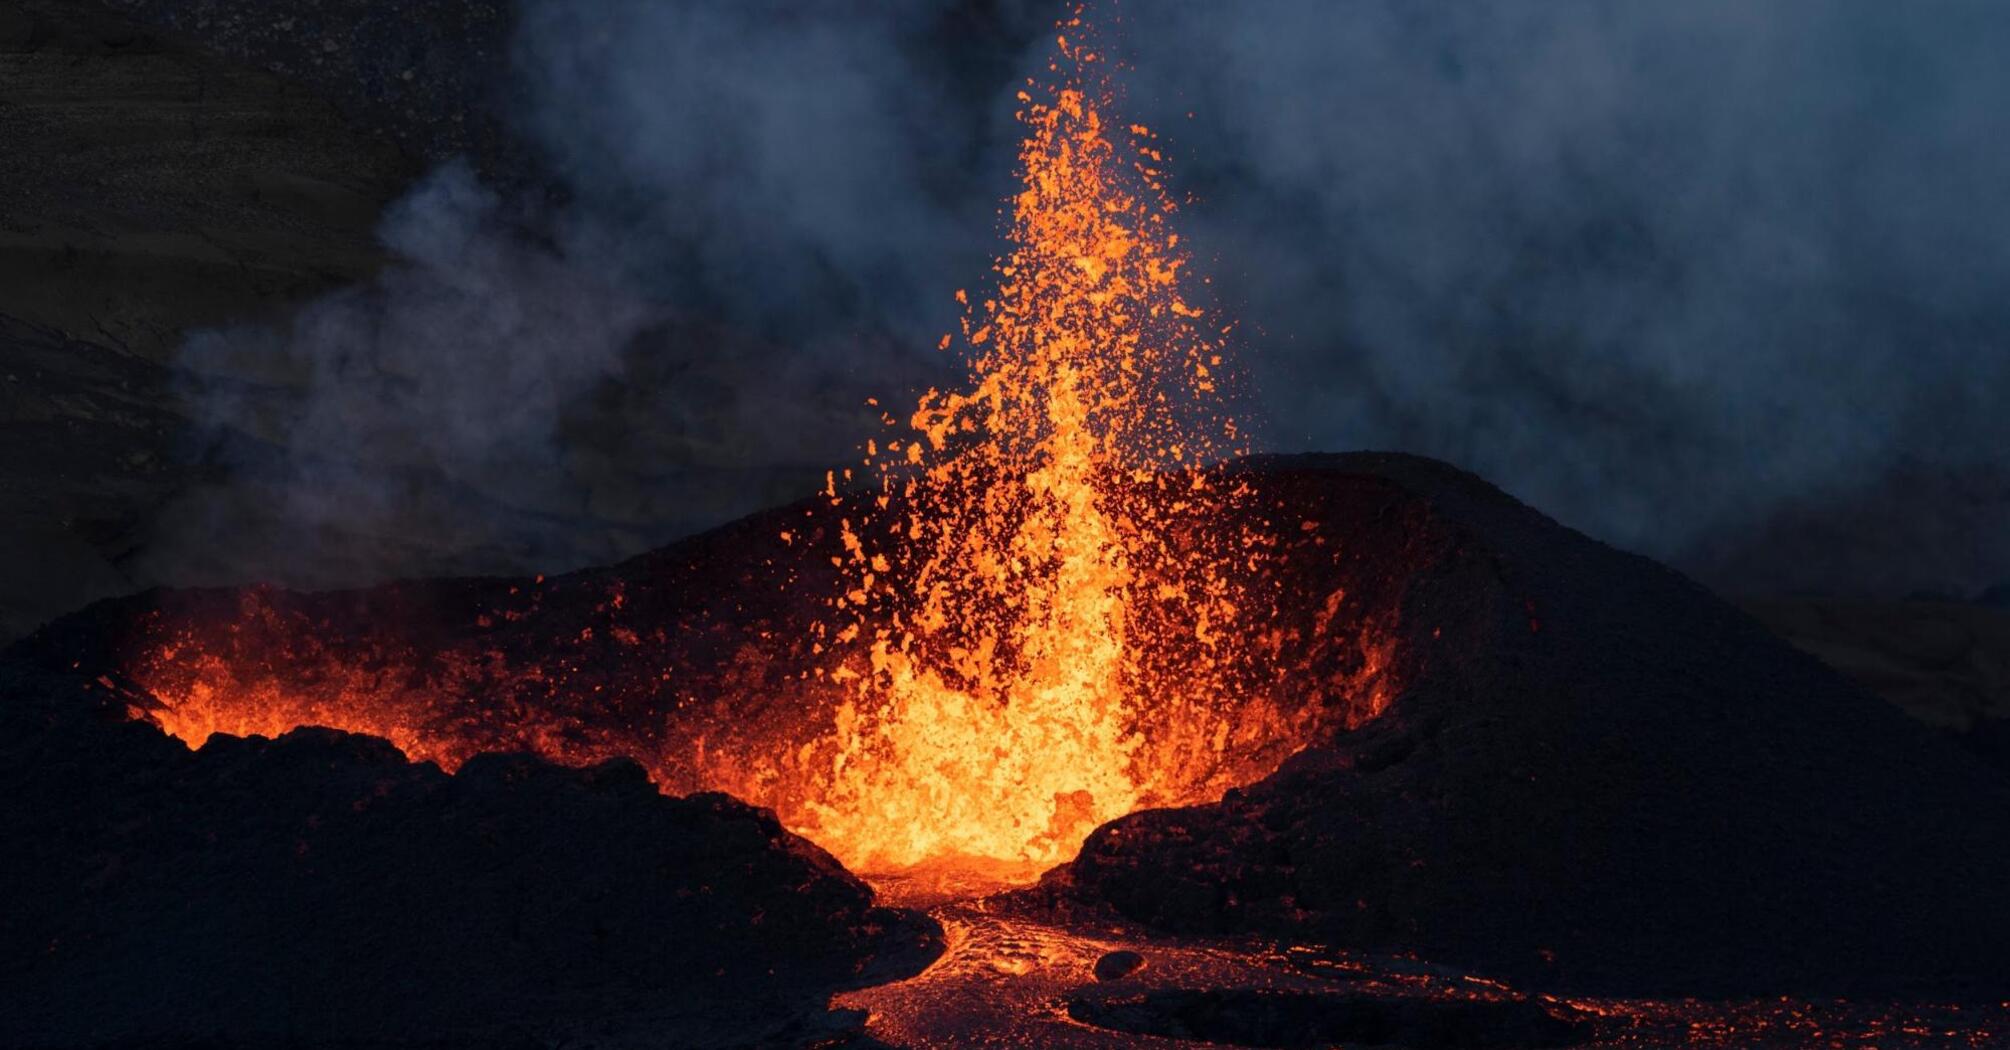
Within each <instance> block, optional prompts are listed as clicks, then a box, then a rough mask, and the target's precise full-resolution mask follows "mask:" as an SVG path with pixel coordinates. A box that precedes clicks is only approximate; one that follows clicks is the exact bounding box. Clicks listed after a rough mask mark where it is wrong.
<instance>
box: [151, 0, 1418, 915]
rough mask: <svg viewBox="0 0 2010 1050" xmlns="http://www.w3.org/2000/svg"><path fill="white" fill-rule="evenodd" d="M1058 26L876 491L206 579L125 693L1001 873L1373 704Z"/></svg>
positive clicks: (1365, 645)
mask: <svg viewBox="0 0 2010 1050" xmlns="http://www.w3.org/2000/svg"><path fill="white" fill-rule="evenodd" d="M1061 29H1062V35H1061V36H1060V37H1059V38H1058V40H1057V58H1056V60H1055V61H1054V63H1053V64H1052V66H1051V71H1052V73H1053V74H1054V76H1053V80H1054V84H1053V85H1052V86H1048V87H1042V86H1040V85H1038V84H1036V83H1033V82H1030V81H1029V83H1028V85H1027V87H1028V90H1026V91H1024V92H1021V94H1020V96H1019V98H1020V101H1021V103H1022V109H1021V111H1020V113H1019V118H1020V120H1021V121H1022V122H1023V123H1024V125H1025V126H1026V129H1027V136H1026V139H1025V141H1024V143H1023V146H1022V148H1021V150H1020V154H1019V176H1020V182H1021V188H1020V190H1019V192H1018V193H1017V195H1016V196H1015V197H1014V198H1013V200H1012V202H1011V211H1010V223H1009V227H1008V232H1009V235H1010V239H1011V249H1010V251H1009V252H1008V254H1006V255H1005V257H1004V258H1002V259H1000V260H998V261H997V263H996V264H995V267H994V269H995V271H996V282H995V289H994V290H993V292H991V293H990V294H988V295H984V296H981V297H980V299H979V300H978V301H972V300H970V298H969V297H968V296H966V295H965V293H961V292H959V293H958V298H959V300H961V301H963V302H964V303H965V307H966V316H965V321H964V325H963V341H964V344H965V348H966V350H967V354H968V358H967V360H968V365H969V375H968V380H969V381H968V385H967V386H966V387H965V388H964V389H961V390H956V391H947V392H943V391H930V392H929V393H928V394H927V395H926V396H925V397H923V398H922V399H921V402H920V404H919V406H918V407H917V408H916V410H915V411H914V412H913V413H912V415H911V417H910V418H909V419H908V420H906V421H905V425H904V426H903V425H902V421H898V420H893V419H891V418H889V419H888V420H887V422H888V424H889V433H888V434H886V435H884V436H883V437H882V438H880V439H878V440H875V441H872V442H868V444H867V446H866V461H865V462H866V470H865V471H864V472H863V477H862V478H861V479H859V480H861V481H865V482H867V483H866V484H863V485H852V484H850V482H851V481H852V480H853V479H852V478H851V475H850V472H847V474H846V476H845V478H844V479H842V480H843V483H841V481H840V479H839V478H836V477H833V478H832V479H831V481H830V484H829V485H828V486H827V489H826V492H825V494H824V498H823V499H822V500H821V501H819V502H818V503H817V504H815V505H811V506H808V507H798V508H789V509H785V510H782V511H776V512H772V513H771V514H770V515H767V516H766V517H765V518H763V519H761V522H762V524H761V526H760V527H761V528H763V529H765V530H766V531H765V532H764V533H762V534H761V536H762V539H761V542H762V544H763V545H764V546H763V549H762V550H760V551H759V552H750V548H749V547H748V545H747V541H748V539H749V535H748V528H749V527H750V526H747V525H746V524H745V523H743V524H742V525H741V526H733V527H729V528H727V529H724V530H720V531H719V532H717V533H714V534H709V535H707V536H705V537H699V538H697V539H695V540H693V541H689V543H688V544H686V545H680V547H678V548H671V549H668V550H666V551H665V552H660V553H659V555H652V556H649V558H645V559H639V560H638V562H636V563H631V564H630V565H628V566H621V567H616V568H615V569H611V570H602V571H597V572H589V573H580V574H574V575H573V576H571V577H562V578H558V579H556V580H553V581H551V582H550V583H549V584H547V583H546V582H545V581H544V580H543V578H542V577H540V578H539V580H538V581H537V583H536V584H534V585H528V586H523V587H518V586H508V588H507V591H506V592H504V591H503V590H502V588H503V587H504V586H506V584H505V583H503V582H495V581H480V582H467V581H463V582H462V583H460V584H451V583H447V582H443V583H442V584H440V585H437V586H438V587H441V588H445V587H449V586H459V587H461V588H462V590H461V591H456V592H455V593H456V595H457V597H455V598H454V599H453V600H452V601H450V602H445V603H444V604H442V602H441V601H439V600H437V599H436V598H434V597H428V598H424V599H423V600H421V599H420V598H417V597H415V595H417V594H419V593H420V592H422V591H424V589H425V588H426V587H427V586H429V585H422V584H411V585H398V586H393V587H390V588H384V589H380V591H376V592H354V593H352V594H349V595H326V596H316V595H304V596H296V595H287V594H285V593H284V592H273V591H267V590H251V591H245V592H238V593H237V594H236V595H235V596H230V597H223V596H219V595H217V594H215V593H211V594H209V595H207V596H197V597H194V598H191V599H189V601H188V602H187V603H185V605H184V607H182V608H180V609H178V610H172V611H168V612H165V613H162V614H157V615H155V616H153V617H151V618H150V619H149V620H148V622H147V623H146V624H145V625H144V628H145V629H144V636H143V639H142V641H141V643H140V652H139V655H138V656H137V657H136V658H134V659H132V660H130V661H129V662H128V663H127V672H128V673H129V674H130V676H131V678H132V680H133V688H131V690H130V691H131V693H132V695H133V697H134V699H133V708H134V710H135V713H136V715H138V716H139V717H144V718H147V719H150V720H152V721H153V722H155V723H156V724H158V725H159V726H161V727H162V728H163V729H165V730H166V731H168V732H169V733H172V734H174V735H175V736H177V737H179V738H181V739H183V740H184V741H187V742H188V743H189V744H191V745H192V746H193V745H199V744H201V743H202V742H203V741H204V740H206V739H207V737H208V736H209V735H210V734H211V733H213V732H222V733H231V734H247V733H260V734H268V735H270V734H276V733H278V732H281V731H284V730H285V729H288V728H291V727H293V726H296V725H304V724H320V725H327V726H331V727H335V728H340V729H348V730H354V731H358V732H366V733H372V734H377V735H381V736H383V737H385V738H387V739H389V740H390V741H392V742H393V743H394V744H396V745H397V746H399V747H400V748H401V749H403V750H404V751H405V752H406V753H407V754H409V755H411V756H412V757H413V758H415V759H430V760H434V761H438V762H440V763H441V764H442V765H444V766H447V767H449V768H451V767H453V766H455V765H458V764H459V763H460V762H462V761H465V760H466V759H467V758H469V757H471V756H472V755H474V754H476V753H479V752H482V751H493V750H529V751H534V752H537V753H539V754H542V755H545V756H547V757H550V758H553V759H555V760H558V761H563V762H570V763H586V762H595V761H601V760H605V759H609V758H614V757H632V758H635V759H637V760H639V761H641V762H642V763H643V764H644V765H645V766H646V767H647V768H648V769H649V771H650V773H651V775H652V777H653V778H654V779H655V781H656V783H657V784H658V785H659V786H660V787H661V788H662V789H663V790H665V791H680V792H681V791H692V790H700V789H706V790H724V791H728V792H731V793H733V794H735V795H738V796H740V797H742V798H745V799H747V800H749V801H752V802H755V803H757V804H761V805H767V806H771V807H773V808H774V809H775V810H776V812H777V814H778V815H779V816H780V817H781V819H782V820H783V822H784V823H785V824H787V825H788V826H790V827H791V828H794V829H796V830H798V831H800V832H802V833H804V834H805V835H807V836H808V837H810V838H811V839H813V840H814V841H816V842H818V843H819V844H821V845H823V846H824V847H826V848H828V849H829V850H831V851H832V852H833V853H835V854H836V855H837V856H838V857H839V858H840V859H842V860H843V861H845V862H846V863H847V864H848V865H850V866H851V867H852V868H853V869H854V870H862V871H874V872H885V871H889V870H892V869H901V868H907V867H910V866H914V865H918V864H922V863H924V862H934V863H935V864H936V865H938V866H940V865H941V864H943V863H945V862H948V863H953V864H957V865H962V866H964V867H966V868H969V867H971V866H977V867H988V868H990V869H993V870H996V869H999V868H1006V869H1011V874H1012V875H1013V876H1014V877H1022V876H1024V875H1027V874H1030V873H1031V872H1032V871H1034V870H1037V868H1038V867H1040V866H1045V865H1048V864H1052V863H1055V862H1058V861H1062V860H1065V859H1067V858H1068V857H1070V856H1072V855H1073V854H1074V853H1075V852H1076V850H1077V849H1078V848H1079V846H1080V844H1081V842H1082V840H1083V838H1084V837H1085V836H1086V835H1087V834H1088V832H1089V831H1090V830H1092V829H1093V828H1094V827H1096V826H1097V825H1098V824H1101V823H1103V822H1105V821H1108V820H1110V819H1112V818H1114V817H1117V816H1121V815H1123V814H1125V813H1128V812H1131V811H1133V810H1135V809H1137V808H1139V807H1142V806H1151V805H1176V804H1184V803H1192V802H1198V801H1204V800H1207V799H1209V798H1211V797H1215V796H1218V795H1219V794H1220V792H1221V791H1223V790H1224V789H1226V788H1229V787H1232V786H1235V785H1238V784H1244V783H1247V782H1249V781H1251V780H1254V779H1256V778H1259V777H1261V776H1264V775H1266V774H1268V773H1269V772H1271V771H1272V770H1273V769H1275V768H1276V766H1277V764H1278V763H1279V762H1281V761H1282V760H1283V759H1284V758H1285V757H1288V756H1289V755H1290V754H1291V753H1292V752H1293V751H1295V750H1297V749H1298V748H1300V747H1303V746H1305V745H1306V744H1308V743H1312V742H1314V741H1315V740H1316V739H1317V738H1318V737H1319V736H1320V735H1321V734H1324V733H1330V732H1331V731H1333V730H1335V729H1337V728H1341V727H1346V726H1351V725H1355V724H1358V723H1359V722H1360V721H1362V720H1363V719H1365V718H1368V717H1372V716H1373V714H1374V713H1376V711H1378V710H1379V708H1380V705H1381V703H1382V698H1383V696H1384V690H1383V688H1382V683H1381V682H1380V679H1379V675H1380V670H1381V668H1382V667H1384V666H1385V665H1386V660H1385V659H1384V657H1385V656H1386V653H1385V652H1384V650H1383V648H1382V647H1381V646H1379V644H1378V643H1376V642H1375V641H1374V636H1373V632H1372V624H1371V622H1370V621H1371V620H1372V619H1373V613H1372V611H1371V610H1368V609H1364V608H1358V607H1348V606H1349V604H1350V600H1349V598H1348V595H1347V593H1346V592H1345V590H1344V589H1343V590H1333V591H1331V592H1330V593H1307V594H1303V595H1299V594H1295V593H1294V594H1289V595H1281V594H1280V593H1279V588H1278V586H1277V584H1278V581H1285V580H1293V579H1295V578H1299V574H1300V570H1301V568H1302V567H1303V566H1305V565H1308V564H1315V563H1316V564H1320V565H1331V564H1332V563H1333V558H1334V554H1335V552H1334V551H1333V550H1331V549H1330V548H1326V547H1325V543H1326V541H1325V539H1324V537H1322V536H1320V535H1318V533H1317V527H1316V523H1315V522H1312V521H1304V522H1300V521H1298V520H1297V519H1296V518H1290V519H1284V520H1280V519H1281V518H1282V514H1283V513H1286V511H1285V506H1284V505H1266V506H1257V505H1256V501H1255V499H1254V497H1253V496H1252V495H1251V490H1250V488H1249V485H1248V482H1247V480H1246V479H1244V478H1242V477H1240V476H1239V475H1238V474H1237V473H1236V472H1235V471H1234V470H1233V469H1232V468H1224V467H1223V466H1222V463H1223V461H1224V460H1226V459H1228V458H1229V457H1232V456H1233V455H1235V454H1237V453H1238V452H1240V451H1241V449H1240V445H1239V441H1240V439H1239V436H1238V431H1237V428H1236V425H1235V423H1234V421H1233V420H1232V419H1231V418H1230V416H1229V415H1228V413H1227V410H1226V407H1225V401H1224V397H1223V393H1222V390H1223V387H1224V371H1225V370H1224V365H1223V354H1222V347H1221V341H1222V339H1223V338H1224V336H1225V335H1226V334H1227V333H1228V331H1229V328H1228V326H1225V325H1221V324H1219V323H1218V322H1214V321H1211V320H1210V319H1209V318H1208V316H1207V313H1206V312H1205V311H1204V310H1202V309H1200V308H1198V307H1196V306H1194V305H1192V300H1191V298H1190V292H1191V289H1189V288H1187V287H1186V285H1187V283H1188V282H1187V281H1185V280H1184V279H1183V274H1184V271H1185V270H1186V269H1187V257H1186V255H1185V254H1184V253H1183V251H1182V250H1181V248H1180V242H1179V238H1178V236H1177V234H1175V233H1174V232H1173V230H1172V229H1171V225H1170V221H1169V220H1170V217H1171V216H1172V215H1173V213H1174V210H1175V209H1174V206H1173V204H1172V202H1171V201H1170V200H1169V199H1168V198H1167V195H1166V192H1165V190H1164V187H1163V184H1162V182H1161V165H1162V163H1163V158H1162V156H1161V154H1160V152H1159V150H1158V149H1157V147H1156V146H1155V145H1154V144H1153V143H1154V139H1153V137H1152V135H1151V133H1150V132H1149V131H1147V130H1146V129H1145V128H1143V127H1140V126H1137V125H1119V124H1118V123H1116V122H1115V121H1114V120H1113V118H1112V117H1111V116H1110V112H1111V109H1112V106H1113V104H1114V98H1115V93H1114V91H1113V89H1112V87H1111V83H1110V80H1109V74H1108V72H1107V70H1108V64H1107V62H1106V61H1105V60H1104V59H1103V58H1101V57H1100V56H1099V55H1098V54H1097V53H1096V52H1095V51H1094V49H1093V48H1092V47H1090V46H1088V45H1086V44H1083V43H1081V42H1080V41H1079V40H1077V39H1076V36H1077V34H1079V33H1081V32H1084V29H1083V27H1082V26H1081V24H1080V20H1079V18H1076V19H1069V20H1067V21H1065V22H1064V23H1063V24H1062V26H1061ZM952 342H953V340H952V339H951V338H950V337H948V336H945V337H944V338H943V348H944V349H948V348H949V347H950V345H951V344H952ZM750 520H751V519H750ZM777 533H779V534H780V537H781V541H782V542H781V543H780V544H777V543H776V541H775V536H776V534H777ZM694 547H695V548H702V551H703V553H702V554H700V553H692V548H694ZM750 553H751V554H752V556H753V557H756V558H758V559H759V561H758V564H754V563H751V562H747V561H746V560H745V559H747V558H748V557H749V556H750ZM651 558H654V559H657V560H655V561H650V559H651ZM1307 559H1310V561H1307ZM637 565H642V566H644V569H643V570H638V569H637V568H636V566H637ZM708 566H710V568H708ZM736 566H737V568H736ZM707 573H711V575H707ZM720 573H724V574H725V575H719V574H720ZM400 586H402V587H403V590H401V589H400ZM427 593H431V592H427ZM805 593H807V594H810V595H827V596H829V597H828V599H827V600H824V601H819V600H818V599H817V598H815V597H810V598H807V599H806V598H804V597H802V595H804V594H805ZM1257 594H1261V595H1262V597H1261V599H1260V600H1259V599H1257V598H1255V597H1253V596H1254V595H1257ZM1353 604H1354V605H1358V604H1359V602H1358V599H1356V600H1355V601H1354V603H1353Z"/></svg>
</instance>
